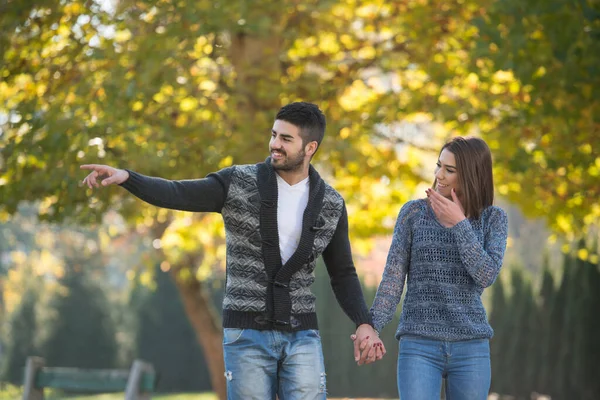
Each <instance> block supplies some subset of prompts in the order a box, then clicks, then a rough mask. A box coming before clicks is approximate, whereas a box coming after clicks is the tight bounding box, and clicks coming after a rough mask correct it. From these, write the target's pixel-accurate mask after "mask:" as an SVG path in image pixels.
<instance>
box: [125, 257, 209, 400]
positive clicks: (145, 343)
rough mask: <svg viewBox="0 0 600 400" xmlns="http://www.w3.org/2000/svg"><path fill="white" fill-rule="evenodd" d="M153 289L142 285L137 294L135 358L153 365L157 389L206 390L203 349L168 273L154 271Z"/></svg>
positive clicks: (163, 390) (139, 286)
mask: <svg viewBox="0 0 600 400" xmlns="http://www.w3.org/2000/svg"><path fill="white" fill-rule="evenodd" d="M154 283H155V286H154V288H151V289H149V288H148V287H146V286H144V285H142V284H141V283H139V282H138V283H137V284H136V288H135V289H134V290H135V291H136V292H137V294H136V295H135V296H134V297H135V298H137V300H136V301H135V303H137V304H136V305H135V306H134V308H135V309H136V311H137V319H138V321H137V324H136V325H137V326H136V334H135V337H136V340H135V346H136V352H135V353H136V355H137V357H138V358H141V359H143V360H146V361H148V362H150V363H152V365H153V366H154V368H155V370H156V371H157V373H158V375H159V376H160V379H159V381H158V386H157V390H158V391H161V392H173V391H190V392H191V391H206V390H210V379H209V376H208V370H207V368H206V364H205V362H204V358H203V354H202V350H201V348H200V346H199V345H198V341H197V340H196V337H195V335H194V331H193V330H192V327H191V326H190V323H189V321H188V319H187V317H186V315H185V310H184V309H183V305H182V304H181V301H180V299H179V295H178V293H177V287H176V286H175V284H174V283H173V281H172V280H171V277H170V276H169V274H168V273H166V272H164V271H162V270H161V269H160V267H159V266H157V267H156V268H155V273H154Z"/></svg>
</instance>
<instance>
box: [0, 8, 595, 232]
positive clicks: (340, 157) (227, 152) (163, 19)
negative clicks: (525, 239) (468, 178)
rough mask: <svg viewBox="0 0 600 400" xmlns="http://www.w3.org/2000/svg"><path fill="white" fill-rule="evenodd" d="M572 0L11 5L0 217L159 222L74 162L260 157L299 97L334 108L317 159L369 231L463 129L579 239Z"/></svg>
mask: <svg viewBox="0 0 600 400" xmlns="http://www.w3.org/2000/svg"><path fill="white" fill-rule="evenodd" d="M559 4H560V6H557V5H555V3H548V4H547V5H546V3H544V2H533V3H532V2H528V3H527V4H524V3H522V2H518V1H517V0H496V1H491V0H487V1H486V0H478V1H475V0H464V1H461V2H457V3H448V2H443V1H438V0H428V1H416V0H410V1H406V2H401V3H400V2H384V1H381V0H371V1H365V2H360V3H356V2H354V1H350V0H339V1H333V0H329V1H320V2H316V1H309V2H297V1H295V0H287V1H277V2H274V1H268V0H262V1H252V2H247V1H241V2H234V3H231V2H225V1H216V2H213V1H210V2H209V1H204V0H196V1H192V2H185V3H176V2H173V1H161V2H154V1H152V2H147V1H140V0H122V1H120V2H118V8H117V9H115V10H106V9H105V8H103V7H101V5H99V4H96V3H89V2H85V1H83V0H77V1H72V2H68V3H64V2H61V1H58V0H46V1H44V2H39V1H38V2H33V1H19V2H8V3H5V4H4V5H3V10H2V11H3V12H2V17H1V18H0V26H1V27H2V30H3V32H10V33H11V34H9V35H6V36H4V37H3V39H2V41H1V42H0V46H1V47H0V56H1V57H2V60H3V63H2V66H1V67H0V75H2V77H3V82H2V83H1V84H0V85H1V87H0V89H1V90H0V93H1V94H0V114H1V115H2V117H1V118H0V122H3V123H2V124H0V125H1V128H0V129H2V135H1V138H2V144H1V147H0V154H1V158H0V161H1V163H2V170H3V172H2V175H1V177H0V185H1V190H2V200H3V201H2V202H1V206H0V208H1V209H2V210H3V211H4V212H8V213H13V212H14V211H15V210H16V206H17V204H18V203H19V201H22V200H33V199H35V200H40V199H42V200H44V202H43V206H42V208H41V210H40V213H41V214H42V215H44V216H45V217H47V218H52V219H63V218H66V217H74V216H75V217H77V218H79V219H82V220H86V221H91V220H94V219H96V220H97V218H98V216H99V215H100V214H101V213H102V212H103V211H105V210H107V209H108V207H111V206H112V207H115V208H118V209H119V210H120V211H121V212H123V213H124V214H125V215H128V216H129V217H130V218H131V219H133V220H137V221H138V222H144V221H145V222H147V223H150V221H151V220H152V218H154V217H156V216H157V214H160V212H159V211H157V210H155V209H151V208H143V209H142V210H139V207H138V206H137V205H134V202H133V201H132V200H131V199H130V198H127V199H122V198H121V196H122V195H123V193H122V192H121V191H117V190H112V191H103V192H98V193H97V194H96V195H95V196H94V197H89V193H86V191H85V190H83V189H81V188H79V187H78V181H79V180H81V178H82V174H81V173H80V172H78V169H77V167H78V165H79V164H81V163H83V162H105V163H110V164H115V165H119V166H123V167H128V168H133V169H136V170H138V171H141V172H143V173H146V174H150V175H159V176H165V177H169V178H189V177H199V176H203V175H205V174H206V173H208V172H210V171H213V170H215V169H218V168H221V167H225V166H227V165H230V164H232V163H248V162H251V163H253V162H257V161H260V160H261V159H263V158H264V156H265V155H266V153H267V152H266V148H267V140H268V132H269V127H270V123H271V121H272V119H273V116H274V113H275V111H276V110H277V108H278V107H280V106H281V105H282V104H285V103H287V102H289V101H292V100H297V99H305V100H312V101H315V102H317V103H319V104H320V105H321V106H322V107H323V109H324V110H325V112H326V113H327V115H328V117H329V127H328V135H327V138H326V141H325V143H324V144H323V149H322V150H321V151H320V152H319V153H318V156H317V159H316V162H317V163H318V164H319V165H320V166H321V169H322V170H323V171H324V172H326V174H327V175H328V176H331V177H332V178H334V181H335V184H336V187H338V188H339V189H340V190H341V191H342V192H343V193H344V194H345V195H346V198H347V199H348V203H349V206H350V209H351V212H350V216H351V223H352V225H353V228H354V229H353V230H352V231H353V232H357V235H358V236H365V235H366V236H369V235H372V234H374V233H379V232H387V231H389V229H391V223H390V221H389V218H390V217H393V215H395V213H396V211H397V209H398V207H399V204H400V203H402V202H404V201H405V200H406V199H407V195H408V194H409V193H411V191H412V190H414V189H415V188H416V184H418V183H419V182H421V181H422V179H423V178H425V180H426V181H429V180H430V179H429V178H428V177H429V173H427V174H425V171H424V170H423V166H420V165H419V161H418V160H419V158H418V157H417V154H419V153H418V152H416V149H419V148H433V149H435V148H437V146H438V144H439V141H438V140H436V139H435V137H436V136H438V137H439V136H440V135H441V137H447V135H449V134H450V133H452V132H455V133H479V134H481V135H482V136H483V137H484V138H487V139H488V141H489V142H490V145H491V147H492V148H493V151H494V154H495V155H496V161H497V168H496V173H497V177H498V178H499V183H500V185H499V190H500V193H502V194H505V195H507V196H509V197H510V198H511V199H513V200H514V201H517V202H519V203H521V204H523V205H524V206H525V208H526V209H527V210H528V211H529V212H530V213H533V214H538V215H546V216H548V217H549V221H550V222H551V223H552V224H553V225H554V227H555V228H557V229H558V230H559V231H561V232H564V233H573V232H579V231H581V229H582V228H584V227H585V226H587V225H590V224H592V223H594V222H595V221H597V219H598V216H599V215H600V209H599V206H598V204H597V203H596V202H594V201H592V202H591V203H588V202H586V201H584V200H585V199H596V198H598V196H597V195H598V192H597V190H598V188H597V185H594V182H595V180H596V179H597V177H598V174H599V173H600V172H599V171H600V159H599V158H598V157H597V156H595V155H594V153H593V152H592V148H593V147H594V145H595V144H596V143H597V142H594V138H597V137H598V115H600V113H599V112H598V93H597V90H595V89H596V88H597V87H598V85H597V83H598V76H599V74H597V73H594V71H595V68H596V69H597V68H598V67H597V66H598V62H597V61H598V57H599V56H598V54H600V51H598V40H597V39H598V17H597V15H598V4H597V2H589V1H588V2H586V1H575V0H572V1H563V2H560V3H559ZM556 21H561V23H560V24H557V23H556ZM507 26H510V27H511V29H507V28H506V27H507ZM348 27H351V29H348ZM514 27H519V29H514ZM582 27H583V29H581V28H582ZM563 30H564V32H567V33H568V34H567V35H562V32H563ZM403 144H409V145H408V146H403ZM261 149H264V150H261ZM572 154H577V157H572V156H571V155H572ZM425 168H426V170H427V171H429V170H430V169H431V168H430V166H429V165H427V166H425ZM530 183H533V184H530ZM563 204H566V205H567V207H566V208H565V207H562V205H563ZM162 218H164V216H163V217H162Z"/></svg>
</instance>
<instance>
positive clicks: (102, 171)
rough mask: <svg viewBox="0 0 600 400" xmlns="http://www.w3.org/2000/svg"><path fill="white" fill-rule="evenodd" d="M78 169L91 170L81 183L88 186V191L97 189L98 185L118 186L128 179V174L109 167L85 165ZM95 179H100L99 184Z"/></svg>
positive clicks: (122, 170)
mask: <svg viewBox="0 0 600 400" xmlns="http://www.w3.org/2000/svg"><path fill="white" fill-rule="evenodd" d="M79 168H81V169H89V170H92V172H90V173H89V175H88V176H86V177H85V179H84V180H83V181H82V182H81V183H82V185H88V187H89V188H90V189H93V188H95V187H96V188H98V187H100V184H102V186H108V185H120V184H121V183H123V182H125V181H126V180H127V179H129V172H127V171H125V170H124V169H117V168H113V167H109V166H108V165H99V164H86V165H82V166H81V167H79ZM96 178H100V179H102V181H101V183H100V184H99V183H98V181H96Z"/></svg>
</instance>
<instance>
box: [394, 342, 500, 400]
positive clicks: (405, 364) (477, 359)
mask: <svg viewBox="0 0 600 400" xmlns="http://www.w3.org/2000/svg"><path fill="white" fill-rule="evenodd" d="M443 378H446V399H447V400H486V399H487V397H488V392H489V389H490V381H491V367H490V345H489V340H488V339H475V340H464V341H457V342H445V341H440V340H432V339H426V338H422V337H419V336H401V337H400V350H399V354H398V392H399V393H400V400H433V399H439V398H440V392H441V388H442V379H443Z"/></svg>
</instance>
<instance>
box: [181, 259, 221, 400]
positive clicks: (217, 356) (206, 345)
mask: <svg viewBox="0 0 600 400" xmlns="http://www.w3.org/2000/svg"><path fill="white" fill-rule="evenodd" d="M178 272H179V268H171V270H170V274H171V276H172V277H173V280H174V281H175V283H176V285H177V288H178V289H179V294H180V295H181V299H182V301H183V305H184V307H185V312H186V314H187V316H188V319H189V321H190V323H191V325H192V327H193V328H194V331H195V332H196V337H197V338H198V342H199V343H200V345H201V346H202V350H203V351H204V359H205V360H206V364H207V365H208V370H209V372H210V381H211V384H212V388H213V390H214V391H215V393H216V394H217V396H218V397H219V399H220V400H225V399H226V398H227V388H226V382H225V376H224V373H225V363H224V361H223V347H222V340H223V334H222V331H221V328H220V324H219V323H218V321H219V319H218V317H217V316H216V315H215V313H214V311H213V307H212V304H211V301H210V299H209V298H208V296H207V295H206V293H205V292H204V291H203V290H202V284H201V283H200V282H198V280H196V279H195V278H191V279H182V278H181V277H179V276H178V275H179V274H178Z"/></svg>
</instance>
